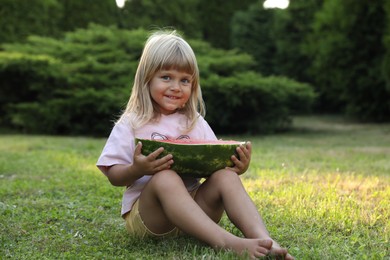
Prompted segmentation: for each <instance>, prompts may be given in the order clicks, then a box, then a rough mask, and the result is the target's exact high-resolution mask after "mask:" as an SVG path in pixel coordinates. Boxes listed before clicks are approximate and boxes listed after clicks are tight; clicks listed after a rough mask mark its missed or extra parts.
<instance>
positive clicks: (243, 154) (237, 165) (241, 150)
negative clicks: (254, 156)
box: [226, 142, 252, 175]
mask: <svg viewBox="0 0 390 260" xmlns="http://www.w3.org/2000/svg"><path fill="white" fill-rule="evenodd" d="M237 153H238V157H239V158H240V159H238V158H237V156H235V155H233V156H232V157H231V159H232V161H233V163H234V167H226V168H227V169H230V170H232V171H234V172H236V173H237V174H238V175H241V174H243V173H244V172H246V170H248V168H249V163H250V161H251V153H252V144H251V143H250V142H247V143H246V144H245V145H240V146H239V147H237Z"/></svg>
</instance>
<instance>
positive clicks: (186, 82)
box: [182, 79, 191, 84]
mask: <svg viewBox="0 0 390 260" xmlns="http://www.w3.org/2000/svg"><path fill="white" fill-rule="evenodd" d="M182 82H183V83H184V84H191V81H190V80H189V79H182Z"/></svg>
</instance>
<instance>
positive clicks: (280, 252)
mask: <svg viewBox="0 0 390 260" xmlns="http://www.w3.org/2000/svg"><path fill="white" fill-rule="evenodd" d="M268 255H269V256H274V257H275V259H284V260H294V257H292V256H291V255H290V254H289V253H288V251H287V249H286V248H281V247H280V246H279V245H278V244H277V243H276V242H274V245H273V246H272V248H271V250H270V251H269V254H268Z"/></svg>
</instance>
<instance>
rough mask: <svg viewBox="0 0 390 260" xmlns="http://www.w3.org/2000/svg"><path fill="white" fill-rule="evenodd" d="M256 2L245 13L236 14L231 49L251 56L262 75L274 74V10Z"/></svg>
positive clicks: (260, 2) (233, 21) (232, 27)
mask: <svg viewBox="0 0 390 260" xmlns="http://www.w3.org/2000/svg"><path fill="white" fill-rule="evenodd" d="M263 2H264V1H257V3H255V4H253V5H251V6H250V7H249V9H248V10H246V11H239V12H236V13H235V15H234V17H233V20H232V26H231V30H232V36H231V42H232V47H234V48H238V49H240V50H242V51H244V52H247V53H249V54H251V55H252V56H253V57H254V59H255V60H256V66H255V68H256V70H257V71H259V72H260V73H262V74H264V75H272V74H275V71H276V69H275V66H276V64H275V61H274V56H275V53H276V45H275V41H274V39H273V16H274V14H275V12H277V11H276V10H266V9H264V8H263Z"/></svg>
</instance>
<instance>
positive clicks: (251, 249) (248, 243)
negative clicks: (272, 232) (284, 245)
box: [224, 237, 287, 259]
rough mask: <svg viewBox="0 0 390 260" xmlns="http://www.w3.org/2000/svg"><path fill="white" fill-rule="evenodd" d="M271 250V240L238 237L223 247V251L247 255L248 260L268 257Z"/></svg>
mask: <svg viewBox="0 0 390 260" xmlns="http://www.w3.org/2000/svg"><path fill="white" fill-rule="evenodd" d="M271 248H272V240H271V239H249V238H239V237H235V238H234V239H232V240H231V241H229V243H228V244H226V245H225V246H224V249H228V250H232V251H234V252H235V253H237V254H238V255H247V256H249V258H250V259H256V258H257V257H262V256H266V255H268V254H269V253H270V252H271ZM286 253H287V251H286Z"/></svg>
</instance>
